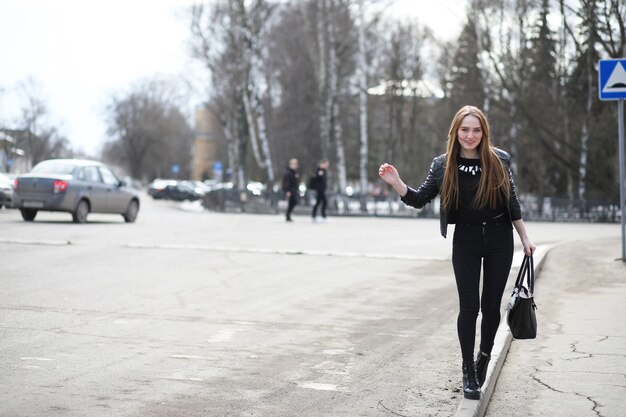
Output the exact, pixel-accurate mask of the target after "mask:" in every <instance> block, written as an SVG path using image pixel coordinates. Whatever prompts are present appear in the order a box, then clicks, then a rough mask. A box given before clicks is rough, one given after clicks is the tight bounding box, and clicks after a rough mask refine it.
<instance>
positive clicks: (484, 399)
mask: <svg viewBox="0 0 626 417" xmlns="http://www.w3.org/2000/svg"><path fill="white" fill-rule="evenodd" d="M553 247H554V245H543V246H539V247H538V248H537V250H536V251H535V254H534V261H535V280H537V279H539V272H540V271H541V267H542V266H543V263H544V262H545V260H546V255H547V254H548V252H550V250H551V249H552V248H553ZM520 258H521V257H520ZM514 264H515V265H516V266H517V268H516V269H515V271H514V272H513V271H512V272H511V275H512V276H514V277H516V276H517V271H518V269H519V265H520V264H521V259H517V262H515V263H514ZM512 286H513V283H512V284H511V285H509V286H508V287H507V289H506V290H505V292H504V297H503V298H504V299H505V300H506V301H508V298H509V296H510V294H511V291H512ZM512 341H513V336H512V335H511V332H510V331H509V326H508V325H507V323H506V310H504V312H503V314H502V320H501V321H500V326H499V327H498V332H497V333H496V338H495V341H494V345H493V350H492V351H491V361H490V362H489V367H488V368H487V378H486V379H485V383H484V384H483V386H482V389H481V391H482V392H481V395H480V400H478V401H476V400H468V399H466V398H463V399H461V403H460V404H459V408H457V410H456V413H455V414H454V416H455V417H483V416H484V415H485V412H486V411H487V406H488V405H489V400H490V399H491V395H492V394H493V391H494V389H495V387H496V382H497V381H498V376H499V375H500V371H501V370H502V366H503V365H504V361H505V360H506V355H507V353H508V352H509V348H510V346H511V342H512Z"/></svg>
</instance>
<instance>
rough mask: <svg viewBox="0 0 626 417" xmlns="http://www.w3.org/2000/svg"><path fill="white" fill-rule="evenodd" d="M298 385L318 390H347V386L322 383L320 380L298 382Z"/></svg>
mask: <svg viewBox="0 0 626 417" xmlns="http://www.w3.org/2000/svg"><path fill="white" fill-rule="evenodd" d="M298 387H300V388H306V389H314V390H316V391H345V388H342V387H338V386H337V385H336V384H321V383H319V382H310V381H307V382H298Z"/></svg>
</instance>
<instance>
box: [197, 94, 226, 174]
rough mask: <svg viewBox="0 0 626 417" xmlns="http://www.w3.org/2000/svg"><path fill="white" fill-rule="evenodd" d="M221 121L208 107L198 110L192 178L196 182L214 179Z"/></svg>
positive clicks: (218, 164)
mask: <svg viewBox="0 0 626 417" xmlns="http://www.w3.org/2000/svg"><path fill="white" fill-rule="evenodd" d="M221 128H222V127H221V126H220V123H219V120H218V119H217V118H216V117H215V115H214V114H213V113H212V112H211V111H210V110H209V109H207V108H206V107H204V106H201V107H198V108H197V109H196V121H195V138H194V143H193V163H192V164H193V165H192V170H191V178H192V179H193V180H196V181H203V180H205V179H209V178H214V172H213V171H214V167H215V166H216V165H217V166H220V165H221V164H220V163H219V162H218V161H217V143H218V140H219V138H220V135H221Z"/></svg>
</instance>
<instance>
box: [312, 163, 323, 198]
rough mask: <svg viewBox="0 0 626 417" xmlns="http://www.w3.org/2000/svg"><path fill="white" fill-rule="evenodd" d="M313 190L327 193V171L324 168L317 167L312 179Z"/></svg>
mask: <svg viewBox="0 0 626 417" xmlns="http://www.w3.org/2000/svg"><path fill="white" fill-rule="evenodd" d="M311 185H312V187H310V188H312V189H314V190H315V191H318V192H324V191H326V170H325V169H324V168H322V167H317V170H315V175H314V176H313V177H312V178H311Z"/></svg>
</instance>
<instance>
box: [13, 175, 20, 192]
mask: <svg viewBox="0 0 626 417" xmlns="http://www.w3.org/2000/svg"><path fill="white" fill-rule="evenodd" d="M18 182H19V181H18V179H17V178H16V179H14V180H13V189H14V190H15V191H17V183H18Z"/></svg>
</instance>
